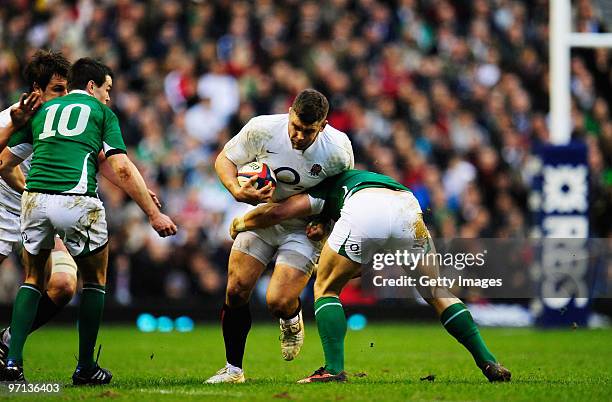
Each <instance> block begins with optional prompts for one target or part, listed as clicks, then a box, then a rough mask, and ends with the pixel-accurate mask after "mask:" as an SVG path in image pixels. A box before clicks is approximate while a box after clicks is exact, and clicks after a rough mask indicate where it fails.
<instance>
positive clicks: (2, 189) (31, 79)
mask: <svg viewBox="0 0 612 402" xmlns="http://www.w3.org/2000/svg"><path fill="white" fill-rule="evenodd" d="M69 69H70V62H69V61H68V60H67V59H66V58H65V57H64V56H63V55H62V54H61V53H57V52H50V51H44V50H40V51H37V52H36V53H35V54H34V56H33V57H32V60H31V61H30V62H29V63H28V64H27V65H26V67H25V69H24V78H25V79H26V81H27V83H28V85H29V86H30V89H31V90H32V92H31V94H30V96H29V97H27V98H26V97H25V96H23V97H22V99H21V101H20V103H17V104H15V105H12V106H11V107H9V108H7V109H5V110H3V111H2V112H0V131H1V133H0V137H1V138H2V139H7V140H8V138H9V137H10V134H12V132H13V131H14V130H15V129H16V127H13V122H12V120H11V110H12V111H13V118H14V119H15V118H16V117H17V118H19V120H21V121H23V120H26V119H28V118H29V117H31V114H33V113H32V112H33V111H34V110H33V108H34V107H35V105H34V104H29V105H28V104H27V101H28V100H29V101H33V100H34V99H35V98H34V97H35V96H38V98H40V101H42V102H48V101H50V100H52V99H55V98H57V97H60V96H64V95H66V94H67V93H68V91H67V87H68V83H67V75H68V70H69ZM99 100H100V101H101V102H103V103H107V102H108V100H109V98H107V97H100V99H99ZM16 113H20V115H16ZM6 142H7V141H6ZM6 142H5V141H0V151H2V152H1V153H0V264H1V263H2V262H3V261H4V260H5V259H6V258H7V257H8V255H9V254H10V253H11V252H12V251H15V250H17V249H18V248H19V244H20V243H21V231H20V224H19V215H20V212H21V193H22V192H23V188H24V186H25V176H26V175H27V174H28V172H29V170H30V164H31V160H32V158H31V155H30V152H31V150H28V151H27V152H23V149H21V148H20V147H14V148H6V149H4V150H2V148H4V146H5V145H6ZM98 159H99V163H100V171H101V173H102V174H103V175H104V176H105V177H106V178H107V179H108V180H110V181H111V182H113V183H114V184H117V183H118V178H117V176H116V175H115V174H114V173H113V171H112V169H111V167H110V166H109V164H108V163H107V162H106V161H105V157H104V154H103V153H101V154H100V156H99V158H98ZM149 192H150V195H151V197H152V198H153V200H154V201H155V202H156V204H158V206H159V201H158V200H157V197H156V196H155V194H154V193H153V192H151V191H149ZM47 264H48V265H47V268H46V271H47V272H46V287H45V292H44V294H43V295H42V297H41V299H40V302H39V305H38V310H37V314H36V318H35V319H34V322H33V324H32V327H31V331H35V330H36V329H38V328H40V327H41V326H42V325H44V324H45V323H47V322H48V321H49V320H51V319H52V318H53V317H54V316H56V315H57V314H58V313H59V312H60V311H61V310H62V308H64V306H65V305H66V304H68V303H69V302H70V300H72V297H73V296H74V293H75V292H76V288H77V266H76V264H75V262H74V260H73V259H72V257H71V256H70V254H69V253H68V251H67V250H66V247H65V246H64V244H63V243H62V241H61V240H60V239H59V238H57V237H56V239H55V248H54V249H53V251H52V253H51V258H49V261H48V262H47ZM9 346H10V328H4V329H2V330H0V370H1V369H2V368H3V367H4V365H5V363H6V355H7V353H8V348H9Z"/></svg>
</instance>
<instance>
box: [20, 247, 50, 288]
mask: <svg viewBox="0 0 612 402" xmlns="http://www.w3.org/2000/svg"><path fill="white" fill-rule="evenodd" d="M50 254H51V250H50V249H41V250H39V251H38V254H31V253H30V252H28V251H27V250H26V249H24V250H23V262H24V267H25V280H24V282H25V283H29V284H33V285H36V286H37V287H38V288H39V289H44V287H45V281H46V279H47V276H46V275H45V272H46V266H47V261H48V260H49V255H50Z"/></svg>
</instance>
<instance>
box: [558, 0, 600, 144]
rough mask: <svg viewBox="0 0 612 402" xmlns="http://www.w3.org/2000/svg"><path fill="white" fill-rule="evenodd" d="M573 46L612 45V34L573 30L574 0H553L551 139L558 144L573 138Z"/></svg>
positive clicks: (565, 142)
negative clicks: (571, 81) (571, 79)
mask: <svg viewBox="0 0 612 402" xmlns="http://www.w3.org/2000/svg"><path fill="white" fill-rule="evenodd" d="M572 47H586V48H594V47H608V48H612V33H577V32H572V4H571V0H550V51H549V66H550V141H551V143H553V144H555V145H564V144H567V143H568V142H569V141H570V139H571V132H572V121H571V93H570V91H571V90H570V76H571V71H570V52H571V48H572Z"/></svg>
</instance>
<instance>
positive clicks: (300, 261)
mask: <svg viewBox="0 0 612 402" xmlns="http://www.w3.org/2000/svg"><path fill="white" fill-rule="evenodd" d="M328 111H329V104H328V102H327V99H326V98H325V96H323V95H322V94H321V93H320V92H318V91H315V90H313V89H306V90H304V91H302V92H300V93H299V94H298V96H297V97H296V99H295V100H294V102H293V104H292V106H291V108H290V109H289V113H288V114H277V115H267V116H258V117H255V118H253V119H251V120H250V121H249V122H248V123H247V124H246V125H245V126H244V127H243V128H242V130H241V131H240V132H239V133H238V135H236V136H235V137H234V138H233V139H232V140H230V141H229V142H228V143H227V144H226V145H225V147H224V149H223V151H222V152H221V153H220V154H219V156H218V157H217V160H216V163H215V169H216V171H217V174H218V175H219V178H220V180H221V182H222V183H223V184H224V185H225V187H226V188H227V189H228V190H229V191H230V192H231V193H232V195H233V196H234V198H235V199H236V200H237V201H240V202H246V203H249V204H253V205H255V204H259V203H262V202H267V201H279V200H283V199H285V198H287V197H290V196H291V195H294V194H298V193H301V192H303V191H304V190H306V189H308V188H311V187H314V186H315V185H317V184H318V183H320V182H321V181H322V180H323V179H325V178H326V177H330V176H334V175H336V174H339V173H341V172H343V171H345V170H348V169H351V168H352V167H353V165H354V159H353V150H352V147H351V143H350V141H349V139H348V137H347V136H346V134H344V133H343V132H341V131H339V130H336V129H335V128H333V127H331V126H330V125H328V124H327V120H326V118H327V113H328ZM253 160H257V161H259V162H264V163H266V164H267V165H268V166H269V167H270V168H271V169H272V170H273V171H274V173H275V174H276V179H277V185H276V188H272V186H271V185H267V186H265V187H263V188H261V189H256V188H255V187H254V186H253V182H254V180H251V182H249V183H247V184H246V185H245V186H242V187H241V186H240V185H239V183H238V180H237V179H236V173H237V170H238V168H239V167H240V166H241V165H244V164H246V163H248V162H251V161H253ZM307 223H308V220H305V219H296V220H291V221H286V222H283V223H282V224H279V225H276V226H273V227H270V228H266V229H258V230H253V231H246V232H243V233H240V234H239V235H238V236H237V237H236V239H235V241H234V244H233V246H232V251H231V254H230V257H229V267H228V271H229V272H228V280H227V289H226V298H225V304H224V306H223V312H222V319H221V321H222V329H223V338H224V342H225V353H226V359H227V363H226V365H225V367H223V368H222V369H221V370H219V371H218V372H217V374H215V375H214V376H212V377H211V378H209V379H208V380H207V383H221V382H244V380H245V378H244V372H243V369H242V360H243V356H244V348H245V345H246V340H247V336H248V333H249V330H250V328H251V313H250V310H249V299H250V297H251V292H252V291H253V288H254V287H255V285H256V283H257V280H258V278H259V276H260V275H261V274H262V272H263V271H264V270H265V268H266V266H267V265H268V263H269V262H270V261H271V260H272V258H273V257H274V256H275V255H276V264H275V267H274V272H273V274H272V277H271V279H270V283H269V285H268V291H267V295H266V301H267V305H268V308H269V310H270V311H271V313H272V314H273V315H274V316H276V317H278V318H279V320H280V328H281V353H282V356H283V358H284V359H285V360H292V359H294V358H295V357H296V356H297V354H298V353H299V351H300V348H301V346H302V344H303V342H304V324H303V321H302V309H301V302H300V299H299V295H300V293H301V292H302V290H303V289H304V287H305V286H306V284H307V283H308V280H309V278H310V276H311V274H312V271H313V269H314V266H315V263H316V261H317V259H318V257H319V253H320V247H321V246H320V242H314V241H311V240H309V239H308V237H307V236H306V233H305V228H306V225H307Z"/></svg>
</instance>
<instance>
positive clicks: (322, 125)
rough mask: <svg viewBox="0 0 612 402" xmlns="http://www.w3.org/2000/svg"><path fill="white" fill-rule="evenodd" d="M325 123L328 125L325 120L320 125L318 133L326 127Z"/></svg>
mask: <svg viewBox="0 0 612 402" xmlns="http://www.w3.org/2000/svg"><path fill="white" fill-rule="evenodd" d="M327 123H329V121H327V120H325V121H324V122H323V123H321V127H320V128H319V132H321V131H323V130H325V126H327Z"/></svg>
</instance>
